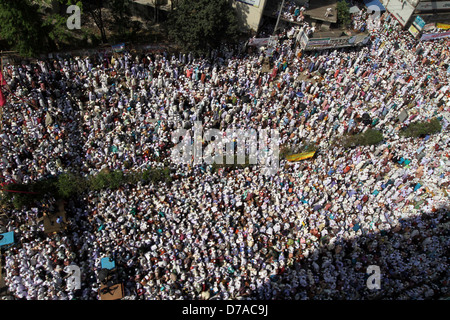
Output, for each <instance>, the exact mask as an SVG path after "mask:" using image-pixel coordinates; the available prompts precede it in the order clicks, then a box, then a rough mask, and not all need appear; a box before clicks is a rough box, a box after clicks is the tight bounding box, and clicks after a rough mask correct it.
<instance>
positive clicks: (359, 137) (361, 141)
mask: <svg viewBox="0 0 450 320" xmlns="http://www.w3.org/2000/svg"><path fill="white" fill-rule="evenodd" d="M383 139H384V138H383V134H382V133H381V132H380V131H378V130H375V129H368V130H366V131H365V132H363V133H359V134H356V135H347V136H345V137H344V138H343V140H342V144H343V146H344V147H354V146H371V145H375V144H378V143H380V142H381V141H383Z"/></svg>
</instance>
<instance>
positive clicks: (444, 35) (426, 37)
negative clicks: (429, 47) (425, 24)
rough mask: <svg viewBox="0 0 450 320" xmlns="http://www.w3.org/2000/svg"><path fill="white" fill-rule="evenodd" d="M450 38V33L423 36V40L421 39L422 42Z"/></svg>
mask: <svg viewBox="0 0 450 320" xmlns="http://www.w3.org/2000/svg"><path fill="white" fill-rule="evenodd" d="M449 37H450V31H447V32H441V33H429V34H424V35H422V38H420V41H427V40H434V39H442V38H449Z"/></svg>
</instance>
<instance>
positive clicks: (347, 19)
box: [337, 0, 352, 27]
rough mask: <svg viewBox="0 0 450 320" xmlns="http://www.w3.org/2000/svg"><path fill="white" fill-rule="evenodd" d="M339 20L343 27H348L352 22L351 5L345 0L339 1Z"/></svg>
mask: <svg viewBox="0 0 450 320" xmlns="http://www.w3.org/2000/svg"><path fill="white" fill-rule="evenodd" d="M337 20H338V23H339V24H340V25H341V26H343V27H347V26H348V25H349V24H350V23H351V22H352V19H351V14H350V7H349V5H348V3H347V1H345V0H340V1H338V3H337Z"/></svg>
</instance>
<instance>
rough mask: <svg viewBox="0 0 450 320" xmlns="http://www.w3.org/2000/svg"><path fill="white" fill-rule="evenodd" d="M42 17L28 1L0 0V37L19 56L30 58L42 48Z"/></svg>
mask: <svg viewBox="0 0 450 320" xmlns="http://www.w3.org/2000/svg"><path fill="white" fill-rule="evenodd" d="M41 26H42V16H41V15H40V14H39V12H38V8H37V7H36V6H33V5H32V3H31V1H29V0H14V1H11V0H0V37H1V38H2V39H4V40H6V41H7V43H8V44H9V45H10V46H11V49H13V50H16V51H18V52H19V54H21V55H23V56H26V57H32V56H35V55H36V54H37V53H39V52H40V51H41V49H42V46H43V37H44V35H43V34H42V32H41V31H42V29H41Z"/></svg>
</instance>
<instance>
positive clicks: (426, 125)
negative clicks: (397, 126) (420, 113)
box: [400, 118, 442, 138]
mask: <svg viewBox="0 0 450 320" xmlns="http://www.w3.org/2000/svg"><path fill="white" fill-rule="evenodd" d="M441 129H442V125H441V123H440V121H439V120H438V119H436V118H434V119H432V120H430V121H417V122H413V123H411V124H410V125H409V126H408V127H406V128H405V129H404V130H403V131H400V135H401V136H404V137H414V138H418V137H422V136H426V135H428V134H434V133H438V132H440V131H441Z"/></svg>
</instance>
